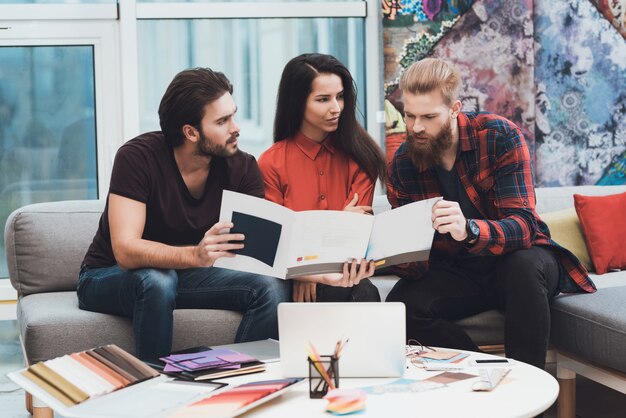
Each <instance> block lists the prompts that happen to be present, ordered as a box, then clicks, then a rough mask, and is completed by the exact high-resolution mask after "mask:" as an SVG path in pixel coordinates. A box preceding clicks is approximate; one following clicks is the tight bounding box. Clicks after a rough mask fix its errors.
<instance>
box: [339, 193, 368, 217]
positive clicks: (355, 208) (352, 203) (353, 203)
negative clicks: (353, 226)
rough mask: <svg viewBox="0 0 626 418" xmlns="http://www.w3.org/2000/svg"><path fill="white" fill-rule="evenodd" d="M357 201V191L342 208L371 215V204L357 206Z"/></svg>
mask: <svg viewBox="0 0 626 418" xmlns="http://www.w3.org/2000/svg"><path fill="white" fill-rule="evenodd" d="M358 202H359V195H358V193H355V194H354V197H353V198H352V200H351V201H350V203H348V206H346V207H345V208H343V210H345V211H347V212H355V213H363V214H368V215H372V214H373V213H374V212H373V211H372V207H371V206H357V205H356V204H357V203H358Z"/></svg>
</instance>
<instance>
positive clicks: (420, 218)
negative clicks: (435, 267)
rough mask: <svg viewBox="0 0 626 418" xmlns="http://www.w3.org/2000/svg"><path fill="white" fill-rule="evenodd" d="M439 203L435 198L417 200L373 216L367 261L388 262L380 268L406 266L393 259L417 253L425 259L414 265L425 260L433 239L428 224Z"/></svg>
mask: <svg viewBox="0 0 626 418" xmlns="http://www.w3.org/2000/svg"><path fill="white" fill-rule="evenodd" d="M441 199H442V198H441V197H434V198H431V199H427V200H420V201H419V202H413V203H410V204H408V205H404V206H400V207H398V208H395V209H392V210H388V211H386V212H383V213H380V214H378V215H376V217H375V220H374V226H373V228H372V235H371V236H370V240H369V241H370V244H369V247H368V249H367V258H368V259H373V260H385V259H387V261H388V262H387V263H386V264H385V265H381V266H380V267H384V266H388V265H393V264H397V263H398V262H405V260H394V258H396V257H398V258H399V257H401V256H402V255H406V254H414V253H420V254H422V255H425V257H426V258H424V256H421V257H420V259H417V260H414V261H422V260H426V259H428V253H429V251H430V248H431V247H432V243H433V237H434V235H435V230H434V229H433V226H432V220H431V216H432V208H433V205H434V204H435V202H437V201H439V200H441Z"/></svg>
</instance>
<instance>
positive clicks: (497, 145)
mask: <svg viewBox="0 0 626 418" xmlns="http://www.w3.org/2000/svg"><path fill="white" fill-rule="evenodd" d="M400 89H401V90H402V93H403V99H404V112H405V122H406V126H407V139H406V142H405V143H403V144H402V145H401V146H400V148H399V149H398V151H397V152H396V154H395V156H394V158H393V160H392V161H391V163H390V169H389V173H390V175H389V180H388V183H387V196H388V198H389V202H390V203H391V205H392V207H394V208H395V207H398V206H402V205H405V204H408V203H411V202H414V201H418V200H423V199H428V198H431V197H436V196H443V200H441V201H439V202H437V203H436V204H435V205H434V207H433V211H432V222H433V228H434V229H435V238H434V240H433V247H432V249H431V253H430V259H429V261H428V262H427V263H421V264H418V265H412V266H410V268H405V269H403V270H402V271H400V272H399V274H400V275H401V276H402V277H403V278H402V279H401V280H400V281H398V283H397V284H396V285H395V287H394V288H393V289H392V291H391V293H390V294H389V296H388V297H387V301H400V302H404V303H405V305H406V308H407V310H406V312H407V338H413V339H417V340H419V341H420V342H422V343H423V344H428V345H438V346H444V347H453V348H458V349H465V350H472V351H477V350H478V347H476V344H474V342H473V341H472V340H471V338H470V337H469V336H468V335H467V334H466V333H465V332H464V331H463V330H462V329H461V328H460V327H459V326H457V325H456V324H455V323H454V322H453V321H455V320H458V319H462V318H465V317H468V316H472V315H475V314H478V313H480V312H483V311H487V310H491V309H500V310H503V311H504V313H505V318H506V319H505V350H506V354H507V357H510V358H514V359H517V360H521V361H523V362H526V363H529V364H532V365H535V366H537V367H540V368H544V367H545V356H546V350H547V346H548V337H549V333H550V309H549V302H550V299H551V298H552V297H554V296H555V295H556V294H558V293H559V292H594V291H595V285H594V284H593V282H592V281H591V280H590V279H589V276H588V274H587V271H586V270H585V268H584V267H583V266H582V264H581V263H580V262H579V261H578V259H577V258H576V257H575V256H574V255H573V254H572V253H571V252H569V251H568V250H566V249H565V248H563V247H560V246H559V245H558V244H556V243H555V242H554V241H552V240H551V239H550V232H549V231H548V227H547V226H546V224H545V223H544V222H543V221H541V219H540V218H539V216H538V215H537V213H536V212H535V191H534V185H533V178H532V173H531V165H530V153H529V151H528V147H527V145H526V142H525V140H524V137H523V135H522V132H521V131H520V129H519V128H518V127H517V126H516V125H515V124H514V123H513V122H511V121H509V120H507V119H505V118H503V117H500V116H496V115H493V114H489V113H463V112H461V102H460V101H459V99H458V97H459V90H460V77H459V74H458V72H457V71H456V70H455V69H454V68H453V67H452V66H450V65H449V64H448V63H447V62H445V61H442V60H439V59H434V58H427V59H423V60H421V61H419V62H416V63H414V64H413V65H412V66H411V67H410V68H409V69H408V70H407V71H406V72H405V73H404V75H403V77H402V79H401V81H400Z"/></svg>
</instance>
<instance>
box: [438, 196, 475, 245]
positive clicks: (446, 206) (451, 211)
mask: <svg viewBox="0 0 626 418" xmlns="http://www.w3.org/2000/svg"><path fill="white" fill-rule="evenodd" d="M431 220H432V221H433V228H434V229H435V230H436V231H437V232H439V233H440V234H450V235H451V236H452V238H453V239H454V240H455V241H463V240H465V238H467V230H466V229H465V224H466V219H465V216H463V212H461V207H460V206H459V203H458V202H451V201H448V200H440V201H438V202H437V203H435V204H434V205H433V212H432V217H431Z"/></svg>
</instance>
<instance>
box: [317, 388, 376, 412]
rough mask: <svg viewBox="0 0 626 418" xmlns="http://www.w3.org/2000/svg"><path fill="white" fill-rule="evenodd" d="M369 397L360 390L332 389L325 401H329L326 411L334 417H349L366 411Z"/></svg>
mask: <svg viewBox="0 0 626 418" xmlns="http://www.w3.org/2000/svg"><path fill="white" fill-rule="evenodd" d="M366 397H367V395H366V394H365V392H363V391H362V390H359V389H332V390H329V391H328V393H327V394H326V396H324V399H326V400H327V401H328V405H327V406H326V411H327V412H330V413H331V414H333V415H348V414H355V413H357V412H361V411H363V410H364V409H365V399H366Z"/></svg>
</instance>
